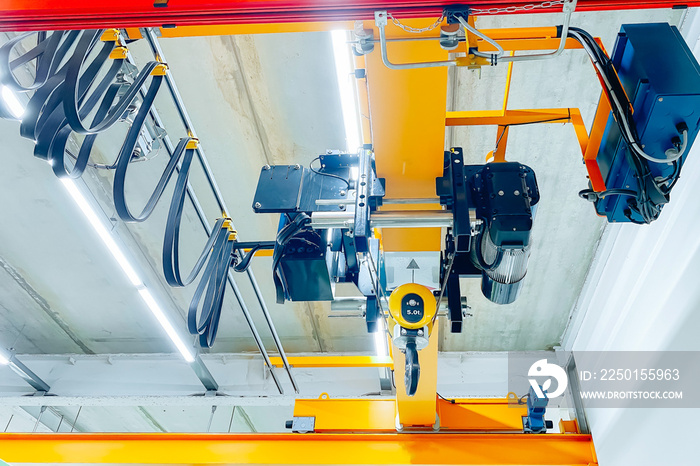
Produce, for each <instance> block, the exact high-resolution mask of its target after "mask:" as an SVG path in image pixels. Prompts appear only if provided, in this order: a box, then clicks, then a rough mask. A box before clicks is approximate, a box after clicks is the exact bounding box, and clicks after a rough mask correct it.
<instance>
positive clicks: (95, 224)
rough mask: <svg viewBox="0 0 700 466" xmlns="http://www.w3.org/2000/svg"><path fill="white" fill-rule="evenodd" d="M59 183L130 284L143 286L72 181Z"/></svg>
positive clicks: (64, 179) (65, 180) (66, 180)
mask: <svg viewBox="0 0 700 466" xmlns="http://www.w3.org/2000/svg"><path fill="white" fill-rule="evenodd" d="M61 182H62V183H63V186H65V188H66V190H68V193H69V194H70V195H71V197H72V198H73V200H74V201H75V203H76V204H78V207H79V208H80V210H81V211H82V212H83V214H84V215H85V217H86V218H87V219H88V221H89V222H90V225H92V228H94V229H95V231H96V232H97V234H98V235H99V237H100V239H101V240H102V242H103V243H104V244H105V246H107V249H109V252H111V253H112V256H113V257H114V259H115V260H116V261H117V263H118V264H119V267H121V269H122V270H123V271H124V273H125V274H126V276H127V277H128V278H129V281H130V282H131V284H132V285H134V286H136V287H139V286H143V282H142V281H141V278H139V276H138V274H137V273H136V271H135V270H134V268H133V267H132V266H131V264H130V263H129V261H128V260H127V259H126V256H124V253H123V252H122V250H121V249H119V246H117V243H116V242H115V241H114V238H112V235H111V234H110V232H109V230H107V228H105V226H104V223H103V222H102V221H101V220H100V219H99V217H98V216H97V214H96V213H95V211H94V210H93V208H92V207H90V204H89V203H88V201H87V200H86V199H85V197H84V196H83V194H82V193H81V192H80V190H79V189H78V187H77V186H76V185H75V183H74V182H73V180H71V179H70V178H61Z"/></svg>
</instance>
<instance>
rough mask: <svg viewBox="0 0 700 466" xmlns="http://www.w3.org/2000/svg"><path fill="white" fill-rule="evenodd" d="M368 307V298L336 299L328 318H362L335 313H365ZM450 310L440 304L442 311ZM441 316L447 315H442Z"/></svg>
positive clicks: (385, 304)
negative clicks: (336, 313)
mask: <svg viewBox="0 0 700 466" xmlns="http://www.w3.org/2000/svg"><path fill="white" fill-rule="evenodd" d="M382 301H383V303H382V304H384V306H388V305H389V302H388V300H386V299H382ZM366 306H367V298H353V297H345V298H335V299H334V300H333V301H331V312H332V313H331V314H329V315H328V317H362V315H361V314H338V315H335V314H333V313H335V312H343V311H356V312H359V311H363V310H365V307H366ZM447 309H448V307H447V301H443V302H442V303H440V307H439V310H440V311H446V310H447ZM441 315H446V314H441Z"/></svg>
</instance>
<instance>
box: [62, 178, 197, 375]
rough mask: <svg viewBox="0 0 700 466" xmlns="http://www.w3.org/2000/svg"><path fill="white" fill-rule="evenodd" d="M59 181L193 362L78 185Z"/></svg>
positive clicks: (189, 360)
mask: <svg viewBox="0 0 700 466" xmlns="http://www.w3.org/2000/svg"><path fill="white" fill-rule="evenodd" d="M61 182H62V183H63V186H64V187H65V188H66V190H67V191H68V194H70V196H71V197H72V198H73V200H74V201H75V203H76V204H77V205H78V207H79V208H80V210H81V211H82V212H83V215H85V217H86V218H87V220H88V222H90V225H92V228H93V229H94V230H95V231H96V232H97V235H98V236H99V237H100V239H101V240H102V242H103V243H104V244H105V246H107V249H109V252H110V253H112V257H114V259H115V260H116V261H117V263H118V264H119V267H121V269H122V271H123V272H124V274H125V275H126V276H127V278H128V279H129V281H130V282H131V284H132V285H134V286H135V287H136V289H137V290H138V292H139V295H140V296H141V299H143V301H144V302H145V303H146V305H147V306H148V309H150V311H151V312H152V313H153V315H154V316H155V318H156V319H157V320H158V323H159V324H160V326H161V327H163V330H165V333H167V334H168V337H170V340H171V341H172V342H173V343H174V344H175V346H176V347H177V349H178V351H180V354H182V357H183V358H185V361H187V362H194V360H195V357H194V355H193V354H192V351H191V350H190V348H188V346H187V345H186V344H185V343H184V341H183V340H182V338H180V335H179V334H178V333H177V331H176V330H175V328H174V327H173V325H172V324H171V323H170V321H169V320H168V318H167V317H166V315H165V313H164V312H163V310H162V309H161V307H160V306H159V305H158V303H157V302H156V300H155V299H154V298H153V295H151V293H150V291H148V289H147V288H146V286H145V285H144V283H143V280H141V278H140V277H139V275H138V274H137V273H136V270H134V267H133V266H132V265H131V263H129V261H128V259H127V258H126V256H125V255H124V253H123V252H122V250H121V249H120V248H119V246H118V245H117V243H116V241H114V238H113V237H112V234H111V233H110V232H109V230H108V229H107V228H106V227H105V225H104V222H102V221H101V220H100V218H99V217H98V216H97V213H96V212H95V210H94V209H93V208H92V207H91V206H90V204H89V203H88V201H87V199H85V196H83V194H82V193H81V192H80V189H79V188H78V186H77V185H76V184H75V183H74V182H73V180H71V179H70V178H61Z"/></svg>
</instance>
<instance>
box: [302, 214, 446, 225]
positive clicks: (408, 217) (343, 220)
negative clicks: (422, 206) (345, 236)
mask: <svg viewBox="0 0 700 466" xmlns="http://www.w3.org/2000/svg"><path fill="white" fill-rule="evenodd" d="M353 215H354V214H353V213H352V212H314V213H313V214H311V227H312V228H315V229H322V228H352V226H353V224H354V220H353ZM370 223H371V225H372V228H443V227H451V226H452V212H449V211H446V210H404V211H401V210H400V211H377V212H373V213H372V214H371V216H370Z"/></svg>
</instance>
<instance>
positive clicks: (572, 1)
mask: <svg viewBox="0 0 700 466" xmlns="http://www.w3.org/2000/svg"><path fill="white" fill-rule="evenodd" d="M576 2H577V0H565V1H564V4H563V8H562V11H563V12H564V25H563V26H562V31H561V40H560V41H559V47H558V48H557V49H556V50H555V51H553V52H549V53H535V54H532V55H516V56H501V55H502V54H503V48H502V47H501V46H500V45H497V43H495V42H494V41H493V40H491V39H486V36H484V35H483V34H481V32H479V31H476V30H475V29H473V28H472V27H471V26H470V25H469V24H468V23H467V22H466V21H464V18H461V17H458V18H457V19H458V20H459V22H460V23H461V24H462V26H464V27H465V29H468V30H470V31H471V32H473V33H474V34H477V35H478V36H480V37H482V38H484V40H487V41H488V42H489V43H491V44H494V46H496V47H497V48H498V50H499V53H498V54H491V53H485V52H479V51H474V52H473V53H474V55H476V56H478V57H482V58H492V57H495V58H497V61H500V62H516V61H532V60H546V59H549V58H554V57H558V56H559V55H561V53H562V52H563V51H564V49H565V48H566V39H567V38H568V37H567V36H568V33H569V25H570V24H571V13H573V11H574V10H575V9H576Z"/></svg>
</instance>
